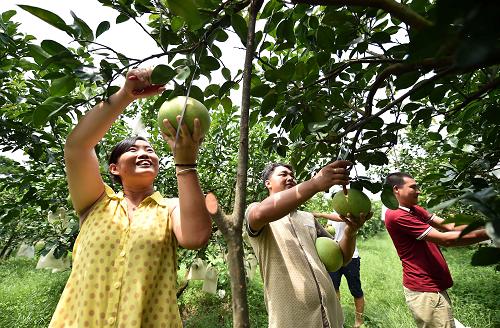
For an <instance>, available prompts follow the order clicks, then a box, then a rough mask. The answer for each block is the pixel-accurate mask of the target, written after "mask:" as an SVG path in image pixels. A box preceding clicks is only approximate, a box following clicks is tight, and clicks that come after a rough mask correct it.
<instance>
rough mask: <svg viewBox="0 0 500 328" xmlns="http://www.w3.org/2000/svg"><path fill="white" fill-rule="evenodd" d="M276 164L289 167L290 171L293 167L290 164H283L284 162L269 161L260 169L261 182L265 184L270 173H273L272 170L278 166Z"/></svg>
mask: <svg viewBox="0 0 500 328" xmlns="http://www.w3.org/2000/svg"><path fill="white" fill-rule="evenodd" d="M278 166H284V167H286V168H287V169H289V170H290V171H293V168H292V166H291V165H290V164H284V163H269V164H267V165H266V167H265V168H264V170H263V171H262V182H263V183H264V184H266V180H268V179H269V177H270V176H271V174H273V172H274V170H275V169H276V168H277V167H278Z"/></svg>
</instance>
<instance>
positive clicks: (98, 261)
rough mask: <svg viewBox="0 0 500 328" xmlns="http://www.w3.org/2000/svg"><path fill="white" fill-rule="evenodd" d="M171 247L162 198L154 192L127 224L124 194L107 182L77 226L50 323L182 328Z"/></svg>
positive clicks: (172, 240)
mask: <svg viewBox="0 0 500 328" xmlns="http://www.w3.org/2000/svg"><path fill="white" fill-rule="evenodd" d="M176 246H177V242H176V239H175V236H174V234H173V232H172V223H171V218H170V216H169V213H168V207H167V201H166V199H164V198H162V196H161V195H160V194H159V193H158V192H156V193H154V194H153V195H151V196H149V197H147V198H146V199H145V200H143V201H142V203H141V204H140V205H139V207H138V208H137V210H136V211H135V213H134V218H133V220H131V221H130V222H129V219H128V215H127V204H126V201H125V199H124V198H123V195H122V194H121V193H119V194H115V193H114V192H113V190H112V189H111V188H109V187H108V186H106V193H105V195H104V197H102V198H101V199H100V200H99V201H98V203H97V204H96V205H95V206H94V208H93V209H92V211H91V212H90V214H89V215H88V216H87V218H86V220H85V221H84V223H83V225H82V227H81V230H80V233H79V235H78V238H77V240H76V243H75V246H74V249H73V269H72V272H71V275H70V277H69V279H68V282H67V284H66V287H65V289H64V291H63V293H62V295H61V298H60V300H59V304H58V305H57V308H56V311H55V313H54V316H53V317H52V321H51V322H50V325H49V327H57V328H62V327H120V328H121V327H127V328H133V327H182V323H181V320H180V315H179V310H178V307H177V299H176V277H177V273H176V268H177V263H176V260H177V259H176Z"/></svg>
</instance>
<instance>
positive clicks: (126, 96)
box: [108, 87, 135, 105]
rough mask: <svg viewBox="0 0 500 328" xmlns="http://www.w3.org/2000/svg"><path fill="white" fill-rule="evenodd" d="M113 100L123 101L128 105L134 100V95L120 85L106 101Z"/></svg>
mask: <svg viewBox="0 0 500 328" xmlns="http://www.w3.org/2000/svg"><path fill="white" fill-rule="evenodd" d="M112 98H113V99H112ZM113 100H114V101H115V102H119V103H124V104H127V105H128V104H130V103H131V102H133V101H134V100H135V96H134V95H133V94H131V93H129V92H127V90H126V89H125V88H124V87H121V88H120V89H119V90H118V91H117V92H116V93H114V94H112V95H111V96H110V97H109V98H108V101H109V102H111V103H113Z"/></svg>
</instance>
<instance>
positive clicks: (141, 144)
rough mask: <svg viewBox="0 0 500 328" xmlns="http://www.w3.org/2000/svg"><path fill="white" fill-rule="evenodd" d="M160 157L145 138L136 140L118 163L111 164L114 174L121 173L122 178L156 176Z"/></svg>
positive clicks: (111, 170) (110, 167)
mask: <svg viewBox="0 0 500 328" xmlns="http://www.w3.org/2000/svg"><path fill="white" fill-rule="evenodd" d="M158 167H159V159H158V155H156V153H155V151H154V149H153V148H152V147H151V145H150V144H149V143H148V142H147V141H145V140H140V139H139V140H136V141H135V143H134V144H133V145H131V146H130V147H129V148H128V149H127V150H126V151H125V152H124V153H123V154H121V155H120V157H119V158H118V161H117V163H116V164H110V166H109V169H110V172H111V173H112V174H115V175H119V176H120V178H121V180H122V181H123V180H124V179H129V178H135V177H140V178H152V180H154V178H156V176H157V175H158Z"/></svg>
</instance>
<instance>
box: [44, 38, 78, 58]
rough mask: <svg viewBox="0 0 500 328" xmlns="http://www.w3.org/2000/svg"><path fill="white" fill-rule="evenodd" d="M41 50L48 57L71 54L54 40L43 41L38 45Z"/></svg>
mask: <svg viewBox="0 0 500 328" xmlns="http://www.w3.org/2000/svg"><path fill="white" fill-rule="evenodd" d="M40 45H41V46H42V49H43V50H45V51H46V52H47V53H49V54H50V55H59V54H70V55H72V54H71V52H70V51H69V50H68V49H67V48H66V47H65V46H63V45H62V44H60V43H59V42H56V41H54V40H43V41H42V43H41V44H40Z"/></svg>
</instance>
